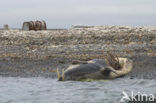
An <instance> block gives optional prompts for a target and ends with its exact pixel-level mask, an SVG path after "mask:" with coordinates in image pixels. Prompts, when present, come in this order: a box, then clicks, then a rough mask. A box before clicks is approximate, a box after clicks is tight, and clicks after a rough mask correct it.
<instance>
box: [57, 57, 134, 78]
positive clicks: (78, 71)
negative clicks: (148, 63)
mask: <svg viewBox="0 0 156 103" xmlns="http://www.w3.org/2000/svg"><path fill="white" fill-rule="evenodd" d="M118 60H119V64H120V65H121V68H120V69H118V68H116V67H112V66H111V65H109V64H108V63H107V62H106V60H105V59H93V60H90V61H78V60H76V61H73V63H72V65H70V66H69V67H68V68H67V69H66V70H64V69H63V70H62V75H61V76H60V73H59V70H58V69H57V75H58V80H59V81H66V80H74V81H79V80H81V79H94V80H105V79H115V78H118V77H121V76H124V75H126V74H128V73H129V72H130V71H131V70H132V66H133V62H132V60H130V59H128V58H118Z"/></svg>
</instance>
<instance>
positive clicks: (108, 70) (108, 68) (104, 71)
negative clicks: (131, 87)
mask: <svg viewBox="0 0 156 103" xmlns="http://www.w3.org/2000/svg"><path fill="white" fill-rule="evenodd" d="M111 72H113V73H115V74H116V75H118V73H117V72H116V70H115V69H113V68H112V67H110V66H108V67H104V68H102V69H101V73H102V74H103V75H105V76H108V75H109V74H110V73H111Z"/></svg>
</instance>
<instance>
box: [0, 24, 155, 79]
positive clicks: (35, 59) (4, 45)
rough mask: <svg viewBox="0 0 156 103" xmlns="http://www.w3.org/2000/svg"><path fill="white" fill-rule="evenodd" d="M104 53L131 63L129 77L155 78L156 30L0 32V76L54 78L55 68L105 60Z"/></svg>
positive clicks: (94, 28)
mask: <svg viewBox="0 0 156 103" xmlns="http://www.w3.org/2000/svg"><path fill="white" fill-rule="evenodd" d="M107 51H110V52H112V53H114V54H117V55H118V56H121V57H128V58H131V59H132V60H133V61H134V68H133V71H132V72H131V73H130V74H129V75H128V77H130V78H146V79H156V27H128V26H90V27H86V26H85V27H79V26H78V27H73V28H69V29H64V30H59V29H58V30H57V29H56V30H46V31H22V30H0V75H1V76H21V77H34V76H43V77H56V68H57V67H58V68H60V69H62V68H66V67H67V66H68V65H69V64H70V63H71V61H72V60H75V59H78V60H90V59H94V58H105V56H106V52H107Z"/></svg>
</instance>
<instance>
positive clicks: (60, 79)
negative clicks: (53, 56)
mask: <svg viewBox="0 0 156 103" xmlns="http://www.w3.org/2000/svg"><path fill="white" fill-rule="evenodd" d="M57 78H58V81H64V69H62V75H60V72H59V69H58V68H57Z"/></svg>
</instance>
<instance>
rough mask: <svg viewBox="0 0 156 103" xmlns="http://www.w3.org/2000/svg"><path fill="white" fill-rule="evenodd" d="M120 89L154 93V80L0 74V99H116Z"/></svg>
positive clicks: (60, 102)
mask: <svg viewBox="0 0 156 103" xmlns="http://www.w3.org/2000/svg"><path fill="white" fill-rule="evenodd" d="M123 91H124V92H126V93H127V94H128V95H131V93H132V91H133V92H134V93H135V94H142V93H146V94H153V95H154V96H156V80H145V79H128V78H119V79H115V80H109V81H96V82H74V81H66V82H58V81H57V80H56V79H52V78H20V77H0V103H120V100H121V98H122V97H123V93H122V92H123Z"/></svg>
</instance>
